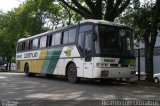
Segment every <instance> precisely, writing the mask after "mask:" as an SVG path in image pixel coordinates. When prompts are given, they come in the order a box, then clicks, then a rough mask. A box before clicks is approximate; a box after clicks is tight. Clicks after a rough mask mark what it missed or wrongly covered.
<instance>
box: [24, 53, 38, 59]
mask: <svg viewBox="0 0 160 106" xmlns="http://www.w3.org/2000/svg"><path fill="white" fill-rule="evenodd" d="M35 57H38V52H33V53H25V54H24V58H35Z"/></svg>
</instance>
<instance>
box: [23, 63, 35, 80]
mask: <svg viewBox="0 0 160 106" xmlns="http://www.w3.org/2000/svg"><path fill="white" fill-rule="evenodd" d="M24 72H25V76H27V77H34V76H35V74H34V73H30V72H29V65H28V64H26V65H25V67H24Z"/></svg>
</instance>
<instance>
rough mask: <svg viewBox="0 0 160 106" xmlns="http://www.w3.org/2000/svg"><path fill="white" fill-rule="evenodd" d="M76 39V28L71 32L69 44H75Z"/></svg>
mask: <svg viewBox="0 0 160 106" xmlns="http://www.w3.org/2000/svg"><path fill="white" fill-rule="evenodd" d="M75 39H76V28H74V29H70V30H69V43H73V42H75Z"/></svg>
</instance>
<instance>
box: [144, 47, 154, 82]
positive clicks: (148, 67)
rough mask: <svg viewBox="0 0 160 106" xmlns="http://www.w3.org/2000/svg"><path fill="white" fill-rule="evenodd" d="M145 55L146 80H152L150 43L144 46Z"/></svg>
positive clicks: (151, 49)
mask: <svg viewBox="0 0 160 106" xmlns="http://www.w3.org/2000/svg"><path fill="white" fill-rule="evenodd" d="M146 49H147V50H146V52H147V53H146V56H145V62H146V65H145V70H146V81H149V82H152V81H153V70H154V67H153V50H154V47H151V45H148V47H147V48H146Z"/></svg>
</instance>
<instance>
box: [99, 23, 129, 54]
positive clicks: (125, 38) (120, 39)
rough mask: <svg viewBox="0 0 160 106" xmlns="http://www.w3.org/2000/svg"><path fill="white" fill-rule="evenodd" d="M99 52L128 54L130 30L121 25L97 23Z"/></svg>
mask: <svg viewBox="0 0 160 106" xmlns="http://www.w3.org/2000/svg"><path fill="white" fill-rule="evenodd" d="M98 29H99V40H100V49H101V50H100V51H101V54H110V55H118V54H123V55H124V54H130V52H131V48H132V45H131V44H132V42H131V41H132V31H131V30H130V29H126V28H123V27H117V26H109V25H99V28H98Z"/></svg>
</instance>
